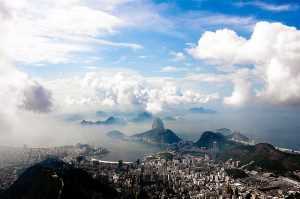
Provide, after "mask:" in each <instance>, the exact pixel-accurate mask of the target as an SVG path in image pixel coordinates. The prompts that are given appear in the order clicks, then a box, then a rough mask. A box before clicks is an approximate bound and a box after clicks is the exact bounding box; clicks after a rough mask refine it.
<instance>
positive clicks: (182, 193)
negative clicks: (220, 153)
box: [0, 144, 300, 199]
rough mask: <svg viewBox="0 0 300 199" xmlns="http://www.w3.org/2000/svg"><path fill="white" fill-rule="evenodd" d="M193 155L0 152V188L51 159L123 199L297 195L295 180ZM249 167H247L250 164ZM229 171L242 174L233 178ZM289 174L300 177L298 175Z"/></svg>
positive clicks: (90, 149)
mask: <svg viewBox="0 0 300 199" xmlns="http://www.w3.org/2000/svg"><path fill="white" fill-rule="evenodd" d="M203 150H204V149H201V150H200V151H199V152H201V153H193V155H189V154H185V155H183V154H182V153H178V152H175V151H165V152H160V153H158V154H154V155H152V156H147V157H145V158H144V160H141V161H140V160H137V161H136V162H123V161H122V160H119V161H117V162H112V161H102V160H99V159H94V158H93V157H95V155H101V154H102V155H103V154H106V153H108V151H107V150H106V149H104V148H101V147H94V146H91V145H86V144H77V145H75V146H63V147H53V148H27V147H23V148H14V147H2V148H1V150H0V152H1V156H0V157H1V159H0V189H6V188H8V187H9V186H10V185H11V184H12V183H13V182H14V181H15V180H16V179H17V177H18V174H19V173H21V171H22V170H24V169H25V168H27V167H28V166H31V165H33V164H35V163H38V162H40V161H41V160H43V159H44V158H46V157H48V156H53V157H54V156H55V157H56V158H59V159H60V160H63V161H64V162H67V163H70V164H72V165H74V166H75V167H76V168H81V169H84V170H85V171H87V172H88V173H89V174H90V175H91V176H92V177H93V178H95V179H97V180H99V181H101V182H103V183H106V184H108V185H110V186H111V187H113V188H115V189H116V190H117V191H118V192H119V193H120V195H121V196H122V197H123V198H131V197H133V196H135V197H138V198H159V199H163V198H195V199H196V198H221V197H222V198H273V197H278V198H286V197H288V196H292V195H295V194H297V193H298V194H299V193H300V184H299V182H298V181H296V180H293V179H290V178H286V177H281V176H277V175H274V174H272V173H266V172H262V171H255V170H250V171H248V170H246V169H247V166H248V165H241V162H240V161H232V160H228V161H226V162H222V161H221V160H218V159H215V158H213V159H211V157H212V153H207V154H204V153H203ZM251 164H252V162H250V163H249V165H251ZM231 171H235V172H236V171H240V172H243V173H246V176H243V177H241V178H237V177H236V176H235V177H234V176H232V175H231V174H232V172H231ZM294 175H296V176H299V172H295V173H294Z"/></svg>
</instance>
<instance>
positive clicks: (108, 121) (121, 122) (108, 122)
mask: <svg viewBox="0 0 300 199" xmlns="http://www.w3.org/2000/svg"><path fill="white" fill-rule="evenodd" d="M80 124H81V125H126V124H127V122H126V121H125V120H124V119H123V118H116V117H113V116H111V117H109V118H107V119H106V120H105V121H97V122H92V121H86V120H82V121H81V123H80Z"/></svg>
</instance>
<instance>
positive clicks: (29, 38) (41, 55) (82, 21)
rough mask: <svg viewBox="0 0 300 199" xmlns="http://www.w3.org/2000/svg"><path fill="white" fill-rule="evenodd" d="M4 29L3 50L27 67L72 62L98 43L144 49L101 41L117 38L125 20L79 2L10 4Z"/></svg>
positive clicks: (27, 0) (4, 7)
mask: <svg viewBox="0 0 300 199" xmlns="http://www.w3.org/2000/svg"><path fill="white" fill-rule="evenodd" d="M1 5H2V6H1V10H3V12H2V13H7V14H6V15H7V16H8V17H1V19H0V20H1V26H2V28H3V29H5V32H3V34H2V37H3V41H2V46H5V52H6V53H7V55H9V56H10V57H11V58H12V59H14V60H15V61H20V62H24V63H27V64H35V63H39V62H48V63H60V62H68V61H69V60H70V59H71V58H72V52H82V51H90V50H92V46H93V45H92V44H93V43H94V42H97V43H100V44H103V45H110V46H118V47H127V48H132V49H135V50H136V49H140V48H142V46H141V45H139V44H134V43H124V42H120V43H117V42H111V41H106V40H103V39H100V38H99V37H103V36H105V35H111V34H116V33H117V30H116V27H120V26H123V25H125V23H124V21H123V20H122V19H121V18H118V17H116V16H114V15H112V14H109V13H107V12H104V11H102V10H99V9H98V10H96V9H93V8H91V7H89V6H88V5H87V4H84V3H82V2H81V1H77V0H64V1H60V0H55V1H49V2H37V1H32V0H24V1H17V2H15V1H9V0H5V1H3V2H2V4H1Z"/></svg>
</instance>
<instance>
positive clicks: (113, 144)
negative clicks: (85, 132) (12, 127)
mask: <svg viewBox="0 0 300 199" xmlns="http://www.w3.org/2000/svg"><path fill="white" fill-rule="evenodd" d="M94 145H95V146H99V147H104V148H106V149H108V150H109V151H110V153H109V154H107V155H105V156H101V157H95V158H97V159H101V160H109V161H119V160H123V161H126V162H127V161H129V162H135V161H136V160H137V159H140V160H143V159H144V157H146V156H148V155H153V154H155V153H157V152H159V151H162V150H164V149H163V148H162V147H160V146H158V145H152V144H147V143H143V142H131V141H124V140H122V139H116V138H106V139H105V142H101V143H100V144H98V145H96V144H94Z"/></svg>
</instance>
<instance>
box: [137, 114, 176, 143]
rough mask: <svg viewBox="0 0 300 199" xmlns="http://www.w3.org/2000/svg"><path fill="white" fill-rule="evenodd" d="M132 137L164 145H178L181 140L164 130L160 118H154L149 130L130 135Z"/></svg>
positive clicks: (168, 130) (171, 132)
mask: <svg viewBox="0 0 300 199" xmlns="http://www.w3.org/2000/svg"><path fill="white" fill-rule="evenodd" d="M132 137H134V138H139V139H144V140H145V139H148V140H150V141H151V142H156V143H166V144H173V143H178V142H179V141H180V140H181V139H180V138H179V137H178V136H177V135H176V134H175V133H174V132H173V131H171V130H170V129H165V128H164V124H163V122H162V120H161V119H160V118H156V119H155V120H154V121H153V123H152V129H151V130H149V131H146V132H144V133H140V134H135V135H132Z"/></svg>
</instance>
